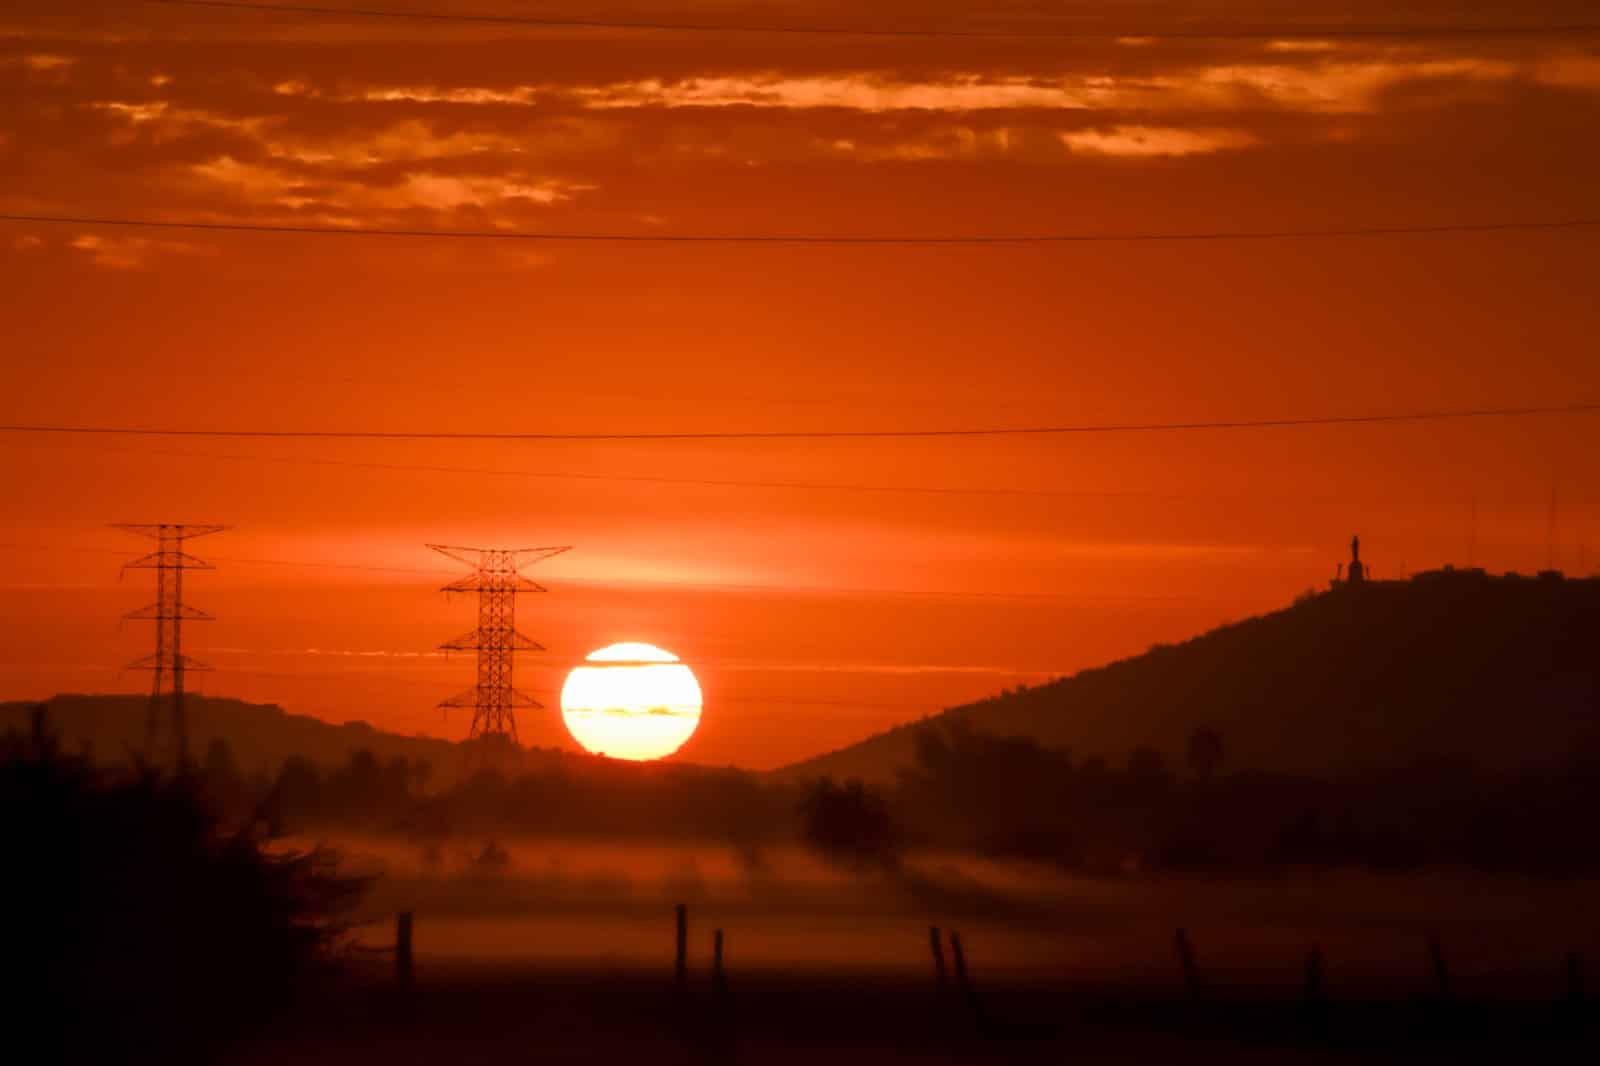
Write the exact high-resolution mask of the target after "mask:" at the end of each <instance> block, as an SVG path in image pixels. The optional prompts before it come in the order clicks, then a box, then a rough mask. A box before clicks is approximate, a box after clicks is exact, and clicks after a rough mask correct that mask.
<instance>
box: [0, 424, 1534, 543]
mask: <svg viewBox="0 0 1600 1066" xmlns="http://www.w3.org/2000/svg"><path fill="white" fill-rule="evenodd" d="M6 446H14V447H38V445H36V444H34V445H24V444H22V442H20V441H17V442H11V441H4V440H0V447H6ZM62 450H64V451H84V452H88V453H91V454H97V455H103V454H106V453H112V454H117V455H132V456H138V457H141V458H144V457H161V458H172V459H203V460H208V461H209V460H216V461H222V462H240V463H276V464H288V465H299V466H323V467H334V468H344V469H351V470H380V471H385V472H393V473H422V474H464V475H469V476H487V477H513V478H531V479H538V480H553V481H581V482H599V483H602V484H642V485H664V486H674V487H676V486H704V487H708V488H753V489H772V490H793V491H801V492H849V493H873V494H896V495H905V494H910V495H929V496H951V497H957V498H962V497H1001V498H1013V499H1041V500H1058V499H1059V500H1149V501H1162V502H1185V501H1205V502H1230V501H1259V500H1294V501H1297V502H1300V503H1323V504H1336V505H1339V506H1350V505H1352V504H1353V503H1361V504H1374V505H1377V506H1391V505H1394V504H1397V503H1399V502H1401V501H1399V500H1397V499H1392V498H1383V499H1378V498H1375V497H1350V496H1344V495H1308V494H1301V493H1296V492H1288V491H1266V492H1158V491H1154V490H1149V489H1117V490H1096V489H1050V488H1022V487H1013V486H979V485H890V484H871V483H865V482H840V481H777V480H763V479H754V478H749V479H747V478H703V477H667V476H664V475H650V474H580V473H573V472H569V471H559V472H558V471H546V470H508V469H506V468H504V467H492V466H437V465H432V464H423V463H377V462H367V461H363V460H359V459H320V458H316V457H313V456H307V455H261V454H258V453H226V452H192V451H168V450H156V449H148V448H119V447H116V446H112V445H93V444H88V445H83V446H81V447H76V448H74V447H70V446H69V447H67V448H64V449H62ZM1419 499H1423V497H1419V496H1418V495H1417V494H1415V493H1412V494H1409V495H1408V496H1406V498H1405V501H1406V502H1412V503H1414V502H1417V501H1418V500H1419ZM1427 500H1428V502H1430V503H1439V502H1441V501H1444V500H1448V502H1450V503H1451V504H1452V505H1453V504H1455V503H1456V502H1459V501H1457V500H1456V498H1455V497H1454V496H1449V495H1448V494H1446V495H1445V496H1441V497H1437V498H1431V497H1430V498H1427ZM1498 502H1500V503H1502V504H1506V505H1512V504H1520V503H1526V502H1527V501H1520V500H1514V499H1501V500H1499V501H1498ZM1539 506H1541V507H1542V506H1544V502H1543V500H1542V499H1541V501H1540V502H1539ZM0 547H3V545H0ZM227 561H229V562H268V563H270V562H273V561H272V560H249V559H246V560H239V559H231V560H227ZM303 565H307V566H309V565H312V564H309V563H307V564H303ZM362 569H368V570H377V571H386V570H395V569H396V568H393V567H382V566H372V567H362ZM397 572H401V573H416V572H420V571H412V570H405V569H403V568H402V569H400V570H398V571H397ZM427 572H428V573H438V574H443V573H448V571H445V570H437V571H427Z"/></svg>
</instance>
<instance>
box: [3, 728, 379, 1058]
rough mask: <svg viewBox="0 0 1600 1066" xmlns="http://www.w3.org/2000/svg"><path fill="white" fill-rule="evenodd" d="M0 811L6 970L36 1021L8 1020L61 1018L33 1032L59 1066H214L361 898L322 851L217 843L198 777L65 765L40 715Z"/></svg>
mask: <svg viewBox="0 0 1600 1066" xmlns="http://www.w3.org/2000/svg"><path fill="white" fill-rule="evenodd" d="M0 811H3V812H4V813H3V815H0V819H3V822H0V825H3V832H4V840H5V842H6V844H7V846H8V849H9V853H8V856H7V871H8V872H7V880H8V881H9V882H10V884H9V885H8V888H9V889H10V892H11V894H12V896H11V898H12V900H13V906H12V907H11V908H9V913H11V914H12V916H13V917H14V918H16V919H19V920H18V922H17V925H18V927H19V928H20V938H19V939H18V941H16V942H14V945H13V950H15V951H16V952H17V954H16V955H13V956H12V963H13V967H14V972H16V973H19V974H25V975H27V981H26V989H27V991H26V993H25V995H26V996H31V997H37V998H38V1003H37V1004H36V1006H37V1007H38V1008H39V1011H40V1012H39V1013H32V1012H30V1011H28V1010H27V1009H26V1008H25V1009H24V1010H22V1011H20V1012H19V1013H18V1014H17V1015H15V1018H17V1019H21V1020H27V1021H33V1020H36V1019H42V1018H44V1017H45V1015H44V1014H43V1013H42V1011H43V1009H44V1008H50V1009H52V1010H54V1011H62V1010H65V1011H66V1012H67V1013H68V1014H69V1016H70V1018H71V1023H70V1024H67V1025H63V1026H58V1027H50V1028H45V1027H43V1026H41V1030H40V1033H41V1035H44V1036H47V1038H48V1039H50V1040H51V1041H52V1042H55V1043H57V1044H58V1045H59V1046H57V1047H53V1048H50V1049H49V1053H48V1057H49V1058H51V1059H53V1060H65V1061H104V1062H133V1061H162V1062H181V1061H199V1060H203V1059H207V1058H209V1057H211V1056H212V1055H213V1054H215V1052H216V1051H217V1049H218V1048H220V1047H221V1046H222V1045H223V1044H225V1043H226V1042H227V1041H228V1040H229V1039H231V1038H233V1037H235V1036H237V1035H239V1034H240V1033H241V1032H243V1031H245V1030H246V1029H248V1028H249V1027H251V1026H253V1025H256V1024H259V1023H261V1022H262V1021H264V1020H265V1019H266V1018H268V1017H269V1016H270V1014H271V1012H272V1011H273V1009H274V1008H275V1007H276V1006H278V1005H279V1004H281V1003H283V1002H284V1001H285V1000H286V998H287V997H288V996H289V995H290V994H291V993H292V992H293V991H294V989H295V988H296V986H297V984H298V983H300V982H301V981H303V980H304V979H305V978H307V977H308V976H309V975H310V974H311V973H312V972H313V970H314V969H315V968H316V967H317V966H318V965H319V964H321V963H323V962H324V961H325V960H327V959H328V958H329V953H330V949H331V948H333V947H334V945H335V943H336V942H337V940H338V939H339V937H340V935H341V932H342V927H341V925H340V924H339V918H340V916H341V915H342V914H344V913H345V912H346V911H347V910H348V908H349V907H350V906H352V905H353V904H354V903H355V901H356V900H357V898H358V897H359V895H360V893H361V891H362V889H363V888H364V887H365V886H364V884H363V883H362V882H359V881H356V880H353V879H349V878H343V877H340V876H338V875H337V873H336V872H335V869H334V860H335V856H334V855H332V854H331V853H329V852H326V851H320V850H319V851H314V852H288V853H282V854H274V853H271V852H269V851H267V850H266V849H265V848H264V847H263V846H262V841H261V840H260V839H258V838H257V837H256V836H255V835H254V834H253V833H252V832H250V831H248V830H242V831H234V832H227V831H224V829H223V827H222V826H221V825H220V824H219V822H218V820H217V818H216V816H215V815H214V814H213V813H212V811H211V809H210V806H209V804H208V803H207V802H205V801H204V799H203V797H202V795H201V787H200V785H199V784H198V779H197V778H195V777H194V776H192V775H179V776H176V777H169V776H164V775H162V774H160V773H158V772H156V771H155V770H152V769H150V768H148V767H139V768H136V769H135V770H134V771H132V772H131V773H123V774H112V773H110V772H107V771H102V770H96V769H95V768H93V767H91V766H90V765H89V764H88V762H87V761H86V760H84V759H82V758H80V757H73V756H67V755H63V754H62V753H61V751H60V748H59V745H58V743H57V742H56V740H55V738H54V737H53V736H52V735H51V733H50V730H49V728H48V725H47V723H46V721H45V717H44V713H43V711H42V710H41V711H39V712H38V713H36V715H35V716H34V719H33V722H32V728H31V731H30V732H29V733H27V734H19V733H17V732H15V731H13V732H11V733H9V734H7V735H6V736H5V737H3V738H0ZM8 954H9V952H8ZM24 1004H26V1000H24ZM14 1039H17V1037H15V1036H14Z"/></svg>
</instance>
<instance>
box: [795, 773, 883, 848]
mask: <svg viewBox="0 0 1600 1066" xmlns="http://www.w3.org/2000/svg"><path fill="white" fill-rule="evenodd" d="M800 816H801V839H802V840H803V841H804V842H805V843H806V845H807V846H809V847H810V848H812V850H814V851H816V852H817V853H818V854H819V855H821V856H822V857H823V858H824V859H827V860H828V861H829V862H832V863H834V864H836V865H839V866H844V867H846V868H848V869H853V870H867V869H872V868H882V869H892V868H893V867H894V866H895V865H896V864H897V858H898V852H899V839H898V834H897V833H896V831H895V826H894V822H893V820H892V819H891V818H890V817H889V808H888V804H887V803H885V802H884V799H883V797H882V796H881V795H880V794H879V793H878V792H877V791H876V790H874V789H871V788H868V787H867V786H866V785H865V784H863V783H862V782H861V781H859V780H855V779H852V780H849V781H846V782H845V783H844V784H843V785H840V784H837V783H836V782H834V781H833V779H832V778H826V777H825V778H822V779H820V780H818V781H816V782H815V783H813V784H812V785H811V787H810V788H809V789H807V790H806V793H805V795H804V797H802V799H801V800H800Z"/></svg>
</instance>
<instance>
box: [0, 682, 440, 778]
mask: <svg viewBox="0 0 1600 1066" xmlns="http://www.w3.org/2000/svg"><path fill="white" fill-rule="evenodd" d="M43 703H44V705H45V706H46V707H47V708H48V714H49V718H50V722H51V724H52V726H53V727H54V728H55V729H56V730H57V731H58V732H59V734H60V737H61V743H62V746H63V747H64V748H65V749H66V750H68V751H80V750H82V749H83V748H84V746H85V745H87V746H88V748H89V750H90V752H91V754H92V756H93V758H94V759H95V761H97V762H103V763H104V762H123V761H126V760H127V759H128V757H129V754H130V753H133V752H141V751H143V749H144V730H145V710H146V707H147V706H148V704H149V697H148V696H144V695H121V694H114V695H60V696H53V697H51V698H50V699H48V700H45V701H43ZM38 706H40V703H39V702H38V701H28V702H15V703H0V731H4V730H5V729H8V728H18V729H21V728H24V727H26V725H27V722H28V720H29V717H30V716H31V714H32V713H33V710H34V708H36V707H38ZM185 707H186V714H187V717H188V721H189V746H190V750H191V751H193V752H195V753H196V755H197V756H199V755H200V754H202V753H204V752H205V751H206V749H207V747H208V746H209V745H210V744H211V743H212V741H215V740H222V741H225V742H226V743H227V744H228V746H229V747H230V748H231V749H232V751H233V754H234V757H235V758H236V759H237V760H238V764H239V769H240V770H241V771H242V772H243V773H245V774H268V775H271V774H275V773H276V772H277V770H278V768H279V766H281V765H282V763H283V761H284V760H285V759H288V758H289V757H291V756H299V757H301V758H303V759H307V760H309V761H310V762H312V763H315V764H317V765H320V766H324V767H332V766H337V765H340V764H342V763H345V762H347V761H348V760H349V758H350V756H351V755H353V754H354V753H356V752H357V751H362V750H365V751H369V752H371V753H372V754H373V755H375V756H377V757H378V758H379V759H381V760H384V761H388V760H389V759H391V758H395V757H403V758H406V759H408V760H410V761H412V762H418V761H425V762H428V763H430V764H431V765H432V766H433V767H434V768H435V770H436V771H443V770H447V769H449V768H451V767H453V766H454V765H455V763H456V762H457V761H458V760H459V759H460V757H461V756H460V745H458V744H455V743H453V742H451V741H447V740H437V739H432V738H428V737H408V736H402V735H401V734H398V733H388V732H385V731H383V730H381V729H375V728H374V727H372V726H371V725H369V724H367V723H366V722H361V721H351V722H345V723H344V724H343V725H334V724H333V723H331V722H325V721H323V720H322V719H320V718H312V717H309V716H307V715H300V714H290V713H288V712H286V711H285V710H284V709H283V708H282V707H278V706H276V705H274V704H264V703H246V702H244V701H243V700H235V699H219V698H215V697H208V696H202V695H198V694H195V693H190V694H189V697H188V699H187V701H186V704H185Z"/></svg>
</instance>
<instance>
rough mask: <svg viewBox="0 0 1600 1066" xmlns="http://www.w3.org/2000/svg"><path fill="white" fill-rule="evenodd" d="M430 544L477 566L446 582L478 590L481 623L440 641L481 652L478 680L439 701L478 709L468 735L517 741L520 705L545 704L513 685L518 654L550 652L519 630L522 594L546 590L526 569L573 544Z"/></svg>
mask: <svg viewBox="0 0 1600 1066" xmlns="http://www.w3.org/2000/svg"><path fill="white" fill-rule="evenodd" d="M428 547H429V548H432V549H433V550H434V551H436V552H438V553H439V554H441V555H445V556H448V557H449V558H451V559H454V560H455V561H456V562H458V563H465V564H466V565H468V566H470V567H472V569H473V572H472V574H471V575H469V576H467V577H464V578H462V579H461V580H460V581H455V582H452V583H451V584H448V585H446V586H445V587H444V589H443V591H445V592H476V593H477V594H478V628H477V629H474V630H473V631H472V632H470V633H465V634H463V635H461V636H459V637H457V638H456V639H455V640H452V641H450V642H448V643H445V644H441V645H439V647H440V648H441V649H442V650H444V651H475V652H477V653H478V683H477V685H475V686H474V687H472V688H470V689H468V690H467V691H465V692H463V693H461V695H459V696H456V697H454V698H453V699H448V700H445V701H444V702H443V703H441V704H439V706H440V707H443V708H446V709H448V708H451V707H470V708H472V729H471V730H470V731H469V732H468V734H467V735H468V737H469V738H470V739H473V740H476V739H478V738H479V737H499V738H501V739H504V740H508V741H510V742H512V743H515V742H516V740H517V716H516V708H518V707H530V708H536V707H539V706H540V704H539V703H538V702H537V701H535V700H533V699H531V698H529V697H527V696H524V695H523V694H522V693H520V692H518V691H517V690H516V689H515V688H513V687H512V685H511V665H512V659H513V657H514V655H515V653H517V652H519V651H544V648H543V646H541V645H539V644H537V643H535V642H534V641H532V640H530V639H529V638H527V637H525V636H523V635H522V634H521V633H519V632H517V624H516V614H517V593H519V592H544V591H546V590H545V588H544V587H543V586H542V585H540V584H538V583H537V582H535V581H532V580H530V579H528V578H526V577H523V576H522V570H523V568H524V567H528V566H532V565H533V564H534V563H537V562H542V561H543V560H545V559H548V558H550V557H551V556H553V555H560V554H561V553H562V552H564V551H571V550H572V549H571V548H570V547H564V548H515V549H510V550H502V549H497V548H453V547H450V546H448V545H444V544H429V545H428Z"/></svg>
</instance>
